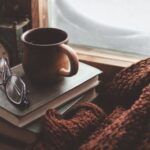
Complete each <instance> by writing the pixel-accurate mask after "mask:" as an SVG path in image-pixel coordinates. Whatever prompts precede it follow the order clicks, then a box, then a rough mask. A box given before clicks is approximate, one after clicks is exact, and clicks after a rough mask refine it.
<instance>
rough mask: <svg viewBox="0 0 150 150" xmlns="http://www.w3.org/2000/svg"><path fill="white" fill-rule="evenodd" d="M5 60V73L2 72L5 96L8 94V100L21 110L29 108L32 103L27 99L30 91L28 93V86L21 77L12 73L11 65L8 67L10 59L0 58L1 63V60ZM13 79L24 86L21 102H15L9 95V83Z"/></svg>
mask: <svg viewBox="0 0 150 150" xmlns="http://www.w3.org/2000/svg"><path fill="white" fill-rule="evenodd" d="M2 59H3V60H4V61H5V65H4V71H2V76H3V79H2V83H0V85H3V86H4V89H5V94H6V96H7V98H8V99H9V101H10V102H11V103H13V104H15V105H16V106H20V108H22V107H23V108H26V107H28V106H29V104H30V102H29V100H28V98H27V94H28V91H27V89H26V85H25V83H24V81H23V80H22V79H21V77H19V76H17V75H16V74H13V73H12V71H11V69H10V67H9V65H8V59H7V58H0V61H1V60H2ZM6 66H7V68H6ZM5 68H6V69H8V70H6V69H5ZM7 71H9V73H10V74H9V75H8V77H7V76H6V75H7ZM12 77H16V78H17V79H18V80H19V81H20V82H21V83H22V85H23V92H22V94H21V98H20V102H17V101H15V100H13V99H12V98H11V97H10V96H9V95H8V93H7V89H6V88H7V86H6V85H7V82H8V81H9V79H10V78H12Z"/></svg>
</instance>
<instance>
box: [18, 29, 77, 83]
mask: <svg viewBox="0 0 150 150" xmlns="http://www.w3.org/2000/svg"><path fill="white" fill-rule="evenodd" d="M21 41H22V42H23V46H24V48H23V51H24V54H23V68H24V71H25V73H26V75H27V76H29V78H30V79H32V80H33V81H36V82H37V83H48V82H54V81H56V80H58V79H59V78H61V77H64V76H73V75H74V74H76V73H77V71H78V66H79V61H78V57H77V54H76V52H75V51H74V50H73V49H72V48H71V47H70V46H68V45H67V43H68V35H67V33H66V32H65V31H63V30H60V29H57V28H36V29H31V30H28V31H26V32H24V33H23V34H22V36H21Z"/></svg>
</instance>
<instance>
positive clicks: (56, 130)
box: [42, 103, 106, 150]
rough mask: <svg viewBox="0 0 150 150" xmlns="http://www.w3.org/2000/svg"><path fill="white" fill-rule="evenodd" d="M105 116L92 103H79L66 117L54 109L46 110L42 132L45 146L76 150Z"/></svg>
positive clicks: (53, 148)
mask: <svg viewBox="0 0 150 150" xmlns="http://www.w3.org/2000/svg"><path fill="white" fill-rule="evenodd" d="M105 116H106V115H105V113H104V112H103V110H102V109H100V108H99V107H98V106H96V105H94V104H92V103H83V104H80V105H79V106H77V107H76V108H74V109H73V110H72V111H71V112H70V113H69V115H67V116H66V118H62V116H61V115H59V114H58V113H57V112H56V111H55V110H48V111H47V113H46V115H45V125H44V129H43V134H42V140H43V143H44V146H45V148H46V149H50V150H56V149H57V150H69V149H71V150H73V149H75V150H76V149H77V147H78V146H79V144H80V143H82V142H83V140H84V139H85V138H86V137H87V136H88V135H89V134H90V133H92V132H94V131H95V130H96V128H97V127H98V126H99V125H100V124H101V122H102V121H103V120H104V118H105ZM58 143H59V144H58Z"/></svg>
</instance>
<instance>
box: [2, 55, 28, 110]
mask: <svg viewBox="0 0 150 150" xmlns="http://www.w3.org/2000/svg"><path fill="white" fill-rule="evenodd" d="M0 85H3V86H4V88H5V93H6V95H7V97H8V99H9V100H10V102H12V103H13V104H15V105H17V106H19V107H21V108H22V107H23V108H24V107H28V106H29V100H28V99H27V90H26V85H25V83H24V82H23V80H22V79H21V78H20V77H18V76H16V75H14V74H12V72H11V70H10V68H9V65H8V61H7V59H5V58H0Z"/></svg>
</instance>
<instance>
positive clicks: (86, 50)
mask: <svg viewBox="0 0 150 150" xmlns="http://www.w3.org/2000/svg"><path fill="white" fill-rule="evenodd" d="M31 1H32V3H31V12H32V27H33V28H36V27H48V22H49V20H48V12H49V11H48V0H31ZM70 45H71V46H72V47H73V48H74V49H75V50H76V51H77V54H78V56H79V59H80V60H81V61H85V62H86V61H88V62H92V63H98V64H103V65H108V66H115V67H128V66H130V65H131V64H133V63H136V62H138V61H140V60H141V59H144V58H146V57H148V56H141V55H140V54H131V53H128V52H119V51H118V52H117V51H116V50H114V51H113V50H108V49H104V48H94V47H89V46H84V45H75V44H70Z"/></svg>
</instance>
